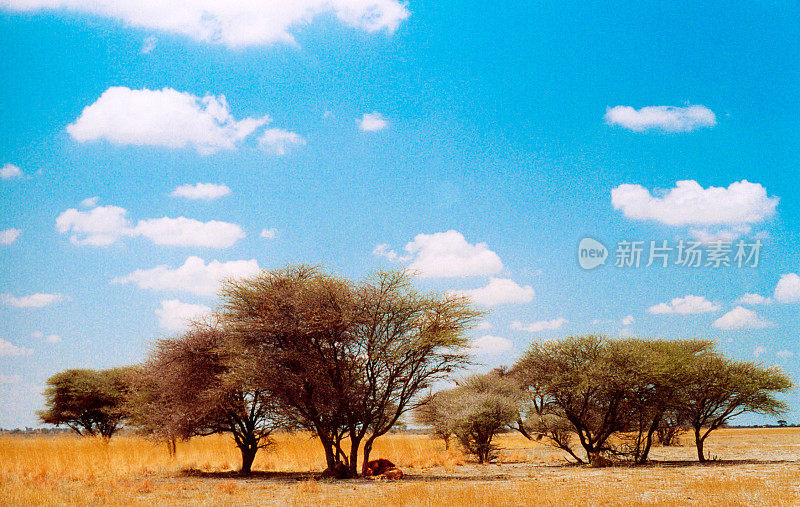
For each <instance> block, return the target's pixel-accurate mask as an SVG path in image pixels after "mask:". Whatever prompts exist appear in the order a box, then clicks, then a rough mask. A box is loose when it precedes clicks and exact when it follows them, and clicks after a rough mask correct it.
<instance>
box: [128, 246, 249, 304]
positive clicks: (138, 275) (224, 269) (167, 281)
mask: <svg viewBox="0 0 800 507" xmlns="http://www.w3.org/2000/svg"><path fill="white" fill-rule="evenodd" d="M260 271H261V268H259V267H258V262H256V260H255V259H253V260H249V261H229V262H219V261H216V260H214V261H211V262H209V263H208V264H206V263H205V262H204V261H203V259H201V258H199V257H195V256H191V257H189V258H187V259H186V262H184V263H183V265H182V266H180V267H178V268H175V269H172V268H170V267H169V266H166V265H160V266H156V267H154V268H151V269H138V270H136V271H134V272H133V273H131V274H129V275H127V276H123V277H119V278H115V279H114V280H112V283H134V284H136V285H137V286H139V287H140V288H142V289H151V290H171V291H184V292H191V293H193V294H198V295H201V296H211V295H214V294H216V292H217V290H219V286H220V282H221V281H222V280H224V279H226V278H241V277H247V276H252V275H255V274H257V273H259V272H260Z"/></svg>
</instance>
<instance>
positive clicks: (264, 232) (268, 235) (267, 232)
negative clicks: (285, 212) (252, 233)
mask: <svg viewBox="0 0 800 507" xmlns="http://www.w3.org/2000/svg"><path fill="white" fill-rule="evenodd" d="M258 236H259V237H261V238H264V239H275V238H277V237H278V229H275V228H274V227H273V228H270V229H261V234H259V235H258Z"/></svg>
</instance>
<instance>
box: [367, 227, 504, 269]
mask: <svg viewBox="0 0 800 507" xmlns="http://www.w3.org/2000/svg"><path fill="white" fill-rule="evenodd" d="M381 246H383V245H378V248H380V247H381ZM378 248H376V253H378ZM405 250H406V252H408V254H409V256H410V259H411V264H410V265H409V268H411V269H414V270H418V271H419V272H420V276H422V277H425V278H453V277H465V276H481V275H493V274H496V273H498V272H500V271H501V270H502V269H503V263H502V261H501V260H500V257H499V256H498V255H497V254H496V253H494V252H493V251H491V250H489V248H488V247H487V246H486V243H476V244H474V245H472V244H470V243H469V242H467V240H466V239H465V238H464V236H463V235H462V234H461V233H460V232H457V231H453V230H450V231H447V232H437V233H435V234H417V235H416V236H415V237H414V240H413V241H411V242H410V243H408V244H407V245H406V246H405ZM378 254H379V255H380V253H378ZM387 255H391V252H387Z"/></svg>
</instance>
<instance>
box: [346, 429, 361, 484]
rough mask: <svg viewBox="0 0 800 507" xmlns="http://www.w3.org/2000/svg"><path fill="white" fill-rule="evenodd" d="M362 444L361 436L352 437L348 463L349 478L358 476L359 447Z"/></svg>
mask: <svg viewBox="0 0 800 507" xmlns="http://www.w3.org/2000/svg"><path fill="white" fill-rule="evenodd" d="M360 445H361V439H360V438H353V437H352V436H351V437H350V457H349V462H348V465H350V466H349V467H348V478H355V477H358V447H359V446H360Z"/></svg>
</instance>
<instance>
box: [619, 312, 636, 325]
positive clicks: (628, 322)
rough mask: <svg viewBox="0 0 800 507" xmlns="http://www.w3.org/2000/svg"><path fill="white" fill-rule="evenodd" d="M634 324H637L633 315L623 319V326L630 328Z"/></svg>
mask: <svg viewBox="0 0 800 507" xmlns="http://www.w3.org/2000/svg"><path fill="white" fill-rule="evenodd" d="M634 322H636V319H634V318H633V315H628V316H627V317H623V319H622V325H623V326H630V325H631V324H633V323H634Z"/></svg>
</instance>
